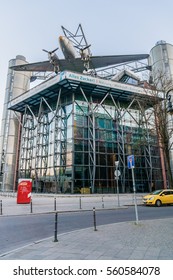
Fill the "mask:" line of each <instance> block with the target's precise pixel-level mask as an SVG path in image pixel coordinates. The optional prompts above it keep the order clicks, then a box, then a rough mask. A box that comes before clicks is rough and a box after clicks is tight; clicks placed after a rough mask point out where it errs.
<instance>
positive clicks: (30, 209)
mask: <svg viewBox="0 0 173 280" xmlns="http://www.w3.org/2000/svg"><path fill="white" fill-rule="evenodd" d="M30 213H32V198H31V201H30Z"/></svg>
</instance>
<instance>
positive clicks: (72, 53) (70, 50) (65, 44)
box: [59, 36, 78, 60]
mask: <svg viewBox="0 0 173 280" xmlns="http://www.w3.org/2000/svg"><path fill="white" fill-rule="evenodd" d="M59 46H60V48H61V50H62V52H63V55H64V57H65V59H68V60H70V59H74V58H76V57H78V56H77V52H76V50H75V48H74V46H73V44H72V42H71V41H70V40H69V39H68V38H66V37H65V36H60V37H59Z"/></svg>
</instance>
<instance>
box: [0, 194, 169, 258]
mask: <svg viewBox="0 0 173 280" xmlns="http://www.w3.org/2000/svg"><path fill="white" fill-rule="evenodd" d="M54 198H55V197H54V196H49V195H48V196H46V195H43V196H39V195H33V212H34V213H41V212H46V211H47V212H48V211H53V210H54ZM141 199H142V194H137V202H138V204H141V202H142V200H141ZM0 200H2V203H3V207H2V210H3V211H2V212H3V213H2V216H5V215H26V214H27V215H29V214H30V205H17V204H16V197H9V196H7V197H2V196H0ZM80 200H81V202H80ZM56 203H57V205H56V207H57V210H58V211H74V210H80V208H81V209H82V210H84V209H86V210H87V209H90V210H91V209H92V207H96V209H102V208H105V209H110V208H113V207H114V209H115V208H116V207H117V196H116V195H110V196H109V195H103V196H102V195H100V196H99V195H98V196H58V195H57V196H56ZM128 205H134V200H133V195H132V194H127V195H124V194H123V195H120V207H128ZM1 218H2V217H1ZM172 236H173V218H169V219H162V220H161V219H156V220H149V221H139V224H138V225H136V224H135V222H123V223H116V224H109V225H104V226H98V227H97V231H94V228H87V229H82V230H77V231H73V232H69V233H65V234H58V242H54V241H53V240H54V237H51V238H48V239H45V240H40V241H38V242H35V243H32V244H30V245H27V246H25V247H22V248H19V249H17V250H13V251H11V252H6V253H5V254H1V253H0V260H28V259H29V260H58V259H59V260H106V259H107V260H109V259H110V260H123V259H125V260H135V259H136V260H141V259H145V260H150V259H152V260H159V259H160V260H161V259H168V260H173V238H172Z"/></svg>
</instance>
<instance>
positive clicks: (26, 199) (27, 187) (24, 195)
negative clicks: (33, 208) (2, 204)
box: [17, 179, 32, 204]
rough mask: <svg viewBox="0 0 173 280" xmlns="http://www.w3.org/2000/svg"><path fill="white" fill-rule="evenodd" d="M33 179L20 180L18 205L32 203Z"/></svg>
mask: <svg viewBox="0 0 173 280" xmlns="http://www.w3.org/2000/svg"><path fill="white" fill-rule="evenodd" d="M31 191H32V179H19V184H18V191H17V204H27V203H30V202H31Z"/></svg>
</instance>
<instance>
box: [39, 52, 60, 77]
mask: <svg viewBox="0 0 173 280" xmlns="http://www.w3.org/2000/svg"><path fill="white" fill-rule="evenodd" d="M58 49H59V47H58V48H56V49H54V50H53V51H47V50H45V49H42V50H43V51H44V52H46V53H48V59H49V61H50V63H51V64H52V65H53V67H54V71H55V73H56V74H57V73H58V72H59V65H58V62H59V59H58V56H57V55H56V53H55V52H56V51H57V50H58Z"/></svg>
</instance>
